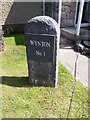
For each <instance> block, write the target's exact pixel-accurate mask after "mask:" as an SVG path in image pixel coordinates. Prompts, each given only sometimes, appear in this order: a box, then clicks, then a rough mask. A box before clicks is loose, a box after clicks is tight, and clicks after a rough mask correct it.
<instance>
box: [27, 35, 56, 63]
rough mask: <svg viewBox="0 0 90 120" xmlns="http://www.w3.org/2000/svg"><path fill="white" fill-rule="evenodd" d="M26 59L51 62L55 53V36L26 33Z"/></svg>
mask: <svg viewBox="0 0 90 120" xmlns="http://www.w3.org/2000/svg"><path fill="white" fill-rule="evenodd" d="M26 37H27V45H28V59H29V60H35V61H42V62H53V61H54V55H55V51H54V50H55V48H54V47H55V42H54V41H55V36H54V35H37V34H31V33H30V34H27V36H26Z"/></svg>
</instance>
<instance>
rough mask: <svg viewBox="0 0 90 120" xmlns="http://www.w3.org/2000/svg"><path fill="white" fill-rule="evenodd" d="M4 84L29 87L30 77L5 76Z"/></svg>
mask: <svg viewBox="0 0 90 120" xmlns="http://www.w3.org/2000/svg"><path fill="white" fill-rule="evenodd" d="M2 84H4V85H8V86H14V87H29V86H30V85H29V84H30V83H29V80H28V77H13V76H10V77H9V76H3V77H2Z"/></svg>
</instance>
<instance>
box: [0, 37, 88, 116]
mask: <svg viewBox="0 0 90 120" xmlns="http://www.w3.org/2000/svg"><path fill="white" fill-rule="evenodd" d="M0 62H1V65H2V76H3V77H2V84H1V85H0V87H1V88H2V96H1V98H2V114H3V117H5V118H66V117H67V113H68V108H69V103H70V99H71V96H72V87H73V76H72V75H71V73H70V72H68V70H67V69H66V68H65V67H64V66H63V65H61V64H59V73H58V74H59V78H58V87H57V88H51V87H30V86H29V82H28V77H27V76H28V74H27V73H28V71H27V59H26V49H25V38H24V36H23V35H14V36H11V37H5V51H4V52H3V53H2V59H1V61H0ZM89 103H90V101H89V99H88V90H87V88H85V87H84V86H83V85H82V84H81V83H80V82H78V81H77V83H76V93H75V96H74V101H73V104H72V109H71V112H70V116H69V117H70V118H88V104H89Z"/></svg>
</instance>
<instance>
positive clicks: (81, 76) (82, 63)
mask: <svg viewBox="0 0 90 120" xmlns="http://www.w3.org/2000/svg"><path fill="white" fill-rule="evenodd" d="M76 54H78V55H79V56H78V61H77V70H76V71H77V79H78V80H79V81H80V82H81V83H82V84H83V85H84V86H86V87H89V89H90V85H89V84H88V83H89V76H88V68H89V66H88V63H89V62H90V59H89V58H88V57H87V56H85V55H81V54H80V53H77V52H75V51H74V50H73V49H70V48H69V46H68V47H67V48H61V49H59V62H61V63H62V64H63V65H64V66H65V67H66V68H67V69H68V70H69V71H70V72H71V73H72V74H73V75H74V70H75V60H76Z"/></svg>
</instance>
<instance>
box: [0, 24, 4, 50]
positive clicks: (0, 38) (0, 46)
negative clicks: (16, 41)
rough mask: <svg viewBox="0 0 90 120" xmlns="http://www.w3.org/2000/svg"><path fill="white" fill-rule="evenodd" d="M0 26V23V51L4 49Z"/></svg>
mask: <svg viewBox="0 0 90 120" xmlns="http://www.w3.org/2000/svg"><path fill="white" fill-rule="evenodd" d="M2 37H3V32H2V26H1V25H0V52H1V51H3V50H4V41H3V38H2Z"/></svg>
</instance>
